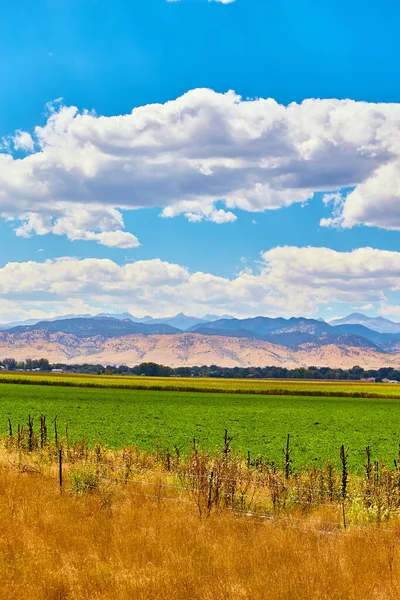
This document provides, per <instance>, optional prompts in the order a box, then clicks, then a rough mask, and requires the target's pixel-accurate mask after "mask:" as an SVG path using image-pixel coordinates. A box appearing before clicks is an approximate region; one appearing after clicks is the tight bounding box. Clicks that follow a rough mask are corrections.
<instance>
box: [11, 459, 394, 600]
mask: <svg viewBox="0 0 400 600" xmlns="http://www.w3.org/2000/svg"><path fill="white" fill-rule="evenodd" d="M0 515H1V529H0V582H1V583H0V598H7V599H29V600H39V599H40V600H42V599H43V600H44V599H46V600H67V599H68V600H83V599H85V600H86V599H88V598H90V599H92V598H93V599H94V598H96V599H99V600H100V599H101V600H105V599H107V600H125V599H126V600H128V599H135V600H136V599H137V600H147V599H166V600H167V599H168V600H183V599H185V600H186V599H188V600H189V599H190V600H197V599H198V600H228V599H229V600H238V599H248V600H258V599H260V600H261V599H268V600H275V599H276V600H278V599H279V600H281V599H289V598H290V599H304V600H310V599H313V598H315V599H317V598H318V599H319V600H323V599H326V600H335V599H348V600H359V599H360V600H361V599H362V600H365V599H376V600H378V599H382V600H383V599H385V600H387V599H392V598H393V599H396V598H399V597H400V569H399V567H400V562H399V561H400V545H399V543H398V542H399V541H400V537H399V535H398V534H394V533H384V532H383V531H379V530H376V529H373V528H366V529H365V530H359V529H351V528H350V529H349V530H347V531H346V532H339V531H337V532H335V533H332V534H327V533H321V532H320V530H321V528H322V526H323V523H324V522H326V521H331V520H332V519H335V518H336V517H337V514H336V512H335V511H334V510H331V509H329V508H319V509H318V510H317V511H315V512H313V514H312V519H309V520H307V518H304V515H302V514H301V513H299V517H301V520H299V521H295V520H293V521H292V522H290V523H288V522H270V521H268V520H264V519H257V518H248V517H244V516H238V515H236V514H234V513H232V512H230V511H223V512H219V513H217V512H215V513H211V515H210V516H209V517H207V518H202V519H200V518H199V515H198V512H197V511H196V508H195V506H193V505H191V504H187V503H175V502H168V501H158V500H154V499H151V498H148V497H147V496H141V495H133V494H129V493H128V491H127V490H126V489H125V488H122V489H121V488H118V490H114V495H113V496H112V497H110V498H108V501H107V502H105V499H104V495H103V494H102V493H100V492H98V491H96V492H94V493H90V494H83V495H71V494H70V493H63V494H60V492H59V489H58V485H57V481H56V480H55V479H53V478H46V477H45V476H44V475H43V474H41V473H40V474H39V473H37V472H35V471H34V470H33V467H31V468H30V469H29V468H25V469H20V470H19V471H17V470H15V469H14V468H11V467H10V464H9V463H8V462H7V458H6V456H3V457H2V459H1V467H0ZM398 527H399V528H400V524H399V525H398Z"/></svg>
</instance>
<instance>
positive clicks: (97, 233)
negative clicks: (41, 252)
mask: <svg viewBox="0 0 400 600" xmlns="http://www.w3.org/2000/svg"><path fill="white" fill-rule="evenodd" d="M55 214H56V215H57V216H53V217H52V216H51V215H45V214H41V213H32V212H29V213H26V214H24V215H22V216H21V217H20V219H21V220H22V225H20V226H19V227H17V228H16V229H15V233H16V235H17V236H20V237H30V236H31V235H32V234H33V233H36V234H37V235H45V234H47V233H53V234H55V235H66V236H67V237H68V239H69V240H71V241H75V240H94V241H97V242H98V243H99V244H102V245H103V246H108V247H116V248H137V246H139V245H140V244H139V240H138V239H137V237H136V236H134V235H133V234H132V233H128V232H127V231H122V230H121V229H117V228H118V227H123V226H124V221H123V218H122V215H121V213H120V212H118V211H117V210H116V209H114V208H109V207H101V206H99V207H95V206H92V207H85V206H84V205H82V206H79V205H78V206H74V208H73V210H68V207H65V208H64V207H63V206H62V205H60V206H59V207H58V208H57V210H56V211H55Z"/></svg>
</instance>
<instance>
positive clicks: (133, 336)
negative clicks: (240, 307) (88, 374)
mask: <svg viewBox="0 0 400 600" xmlns="http://www.w3.org/2000/svg"><path fill="white" fill-rule="evenodd" d="M377 327H380V328H381V329H383V331H378V330H377ZM399 354H400V324H399V323H395V322H393V321H389V320H388V319H382V318H380V317H378V318H369V317H366V316H365V315H360V314H357V313H355V314H353V315H349V317H346V318H345V319H335V320H333V321H331V322H330V323H327V322H325V321H324V320H322V319H318V320H316V319H307V318H303V317H299V318H295V317H292V318H290V319H285V318H283V317H277V318H269V317H254V318H247V319H236V318H233V317H231V316H224V317H223V318H217V317H215V316H213V315H206V316H205V317H203V318H197V317H191V316H186V315H184V314H182V313H181V314H178V315H176V316H173V317H167V318H164V319H154V318H152V317H144V318H141V319H135V317H133V316H132V315H130V314H129V313H123V314H120V315H110V314H107V313H102V314H100V315H97V316H95V317H93V316H91V315H80V316H75V315H67V316H65V317H64V318H57V319H53V320H48V321H39V322H34V323H31V322H25V323H24V324H19V325H15V324H8V325H5V326H2V331H0V359H2V358H6V357H14V358H18V359H20V360H22V359H26V358H40V357H43V358H49V360H51V361H52V362H57V361H62V362H99V363H101V362H106V363H108V364H121V363H122V362H123V363H125V364H128V365H129V366H132V365H134V364H137V362H143V361H148V360H152V361H154V362H162V363H164V364H169V365H171V366H184V365H195V364H208V365H209V364H218V365H219V366H235V365H237V366H251V365H254V366H267V365H273V364H279V365H288V366H289V365H292V366H294V365H299V364H301V365H303V366H309V365H311V364H313V365H315V366H334V367H341V366H346V367H348V366H353V364H355V363H354V361H356V362H357V363H358V364H360V365H361V366H366V365H371V364H372V365H373V366H376V367H379V366H387V365H389V364H390V365H398V364H399V356H398V355H399ZM335 361H336V362H335ZM352 362H353V364H351V363H352Z"/></svg>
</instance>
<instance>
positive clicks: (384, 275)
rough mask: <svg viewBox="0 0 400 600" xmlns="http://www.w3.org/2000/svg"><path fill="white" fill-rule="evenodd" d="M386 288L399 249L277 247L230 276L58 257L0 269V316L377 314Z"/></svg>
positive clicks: (397, 291)
mask: <svg viewBox="0 0 400 600" xmlns="http://www.w3.org/2000/svg"><path fill="white" fill-rule="evenodd" d="M388 293H390V296H391V298H394V299H396V298H397V297H398V298H399V304H400V252H389V251H383V250H376V249H374V248H359V249H358V250H354V251H352V252H336V251H334V250H330V249H328V248H312V247H310V248H296V247H289V246H287V247H277V248H273V249H272V250H268V251H267V252H264V253H263V254H262V255H261V261H259V263H258V264H257V265H255V266H253V268H251V267H249V268H246V269H245V270H244V271H242V272H240V273H239V274H238V275H237V276H236V277H234V278H232V279H228V278H224V277H218V276H216V275H213V274H212V273H202V272H194V273H190V272H189V270H188V269H187V268H185V267H183V266H181V265H177V264H172V263H168V262H163V261H161V260H159V259H154V260H147V261H136V262H133V263H127V264H125V265H122V266H120V265H118V264H117V263H115V262H113V261H112V260H108V259H107V260H105V259H83V260H79V259H76V258H62V259H57V260H47V261H45V262H41V263H40V262H35V261H31V262H25V263H8V264H6V265H5V266H4V267H3V268H1V269H0V301H2V302H3V305H1V304H0V321H1V320H10V317H9V314H8V312H9V307H10V306H12V314H13V315H14V316H13V318H16V313H18V318H26V316H27V315H28V316H30V315H31V313H32V311H36V312H38V311H39V312H40V311H41V312H44V313H48V315H49V316H50V315H52V314H53V313H55V314H59V313H60V312H64V313H65V312H76V311H75V310H74V307H76V306H77V305H82V306H83V305H84V306H85V307H86V308H85V311H83V312H92V313H95V312H99V311H100V310H111V311H118V310H121V311H122V310H129V311H130V312H132V313H133V314H136V315H139V316H141V315H144V314H147V313H150V314H158V315H166V314H171V313H177V312H179V311H185V312H190V313H193V314H199V315H202V314H205V313H207V312H212V313H217V314H224V313H233V314H236V315H238V316H255V315H257V314H261V315H269V316H277V315H283V316H292V315H305V316H312V315H315V314H317V312H318V311H319V310H320V309H321V308H323V307H328V306H331V305H332V303H336V304H340V303H342V304H343V306H344V308H346V307H347V308H349V307H351V306H352V305H354V303H355V301H356V302H357V304H361V303H365V304H372V303H374V304H377V305H378V306H380V310H381V312H382V314H385V311H388V310H389V309H388V303H387V299H386V295H387V294H388ZM394 301H396V300H394ZM4 303H6V304H4ZM10 303H11V304H10ZM1 306H3V307H4V308H1ZM88 307H89V308H90V307H91V309H90V310H89V308H88ZM390 310H392V309H390ZM81 312H82V311H81ZM390 314H395V311H394V312H393V310H392V312H391V313H390Z"/></svg>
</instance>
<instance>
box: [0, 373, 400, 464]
mask: <svg viewBox="0 0 400 600" xmlns="http://www.w3.org/2000/svg"><path fill="white" fill-rule="evenodd" d="M48 377H49V376H48ZM110 379H111V378H110ZM104 380H105V379H104ZM104 380H103V378H102V381H104ZM112 381H114V380H113V379H112ZM124 381H126V380H125V379H124ZM134 381H135V380H133V383H134ZM150 382H152V380H151V381H150ZM196 383H201V382H199V381H197V382H196ZM203 383H204V382H203ZM207 383H208V381H207ZM209 383H210V384H215V383H216V382H214V381H210V382H209ZM219 383H220V384H227V383H232V384H236V385H237V383H238V382H224V381H221V382H219ZM281 383H282V382H281ZM177 384H178V381H177ZM245 384H246V385H254V384H257V385H261V384H263V385H264V386H265V385H267V384H268V385H271V383H270V382H245ZM291 384H292V385H294V386H295V385H299V384H298V383H297V382H291ZM275 385H276V382H275ZM285 385H287V382H285ZM300 385H308V386H309V385H310V383H307V384H305V383H302V382H300ZM318 385H319V386H321V385H324V384H321V383H319V384H318ZM332 385H333V384H327V386H328V387H329V386H332ZM335 385H338V384H335ZM342 385H344V386H345V388H346V389H348V387H349V384H342ZM353 385H357V384H351V386H353ZM358 385H361V384H358ZM382 387H385V386H382ZM388 387H389V386H388ZM373 389H375V387H373ZM385 389H386V388H385ZM0 406H1V412H0V415H1V419H0V424H1V431H2V433H6V432H7V430H8V418H10V419H11V422H12V424H13V427H14V430H15V429H16V426H17V424H18V423H19V424H22V423H25V424H26V422H27V418H28V415H29V414H30V415H31V416H32V417H33V418H34V419H35V426H36V427H37V426H38V423H39V416H40V415H41V414H44V415H46V416H47V422H48V424H49V425H48V427H49V433H50V435H51V425H50V423H51V421H52V420H53V419H54V417H55V416H56V415H57V417H58V428H59V431H60V432H62V431H63V430H64V428H65V425H66V423H68V424H69V432H70V436H71V439H72V438H75V439H77V438H80V437H83V436H85V437H87V438H88V439H89V440H90V441H95V440H96V441H99V442H101V443H104V444H107V445H109V446H110V447H113V448H120V447H121V446H123V445H125V444H132V443H133V444H136V445H137V446H138V447H139V448H140V449H143V450H154V448H155V447H156V445H157V444H158V446H159V448H160V450H165V449H166V448H169V449H170V451H171V452H173V451H174V446H175V445H176V446H177V447H178V448H179V449H180V450H181V451H183V452H185V451H187V450H188V449H189V448H190V447H191V444H192V440H193V437H194V436H195V437H196V438H197V439H198V443H199V446H200V447H201V448H204V449H207V450H211V451H213V450H215V449H216V448H219V447H220V446H221V439H222V437H223V432H224V429H225V428H227V429H228V431H229V434H230V435H232V436H233V442H232V447H233V449H234V450H238V451H241V452H242V453H243V454H244V455H245V456H246V455H247V452H248V451H250V453H251V456H252V457H255V456H257V455H263V456H264V457H266V458H268V459H271V460H274V461H275V462H276V463H277V464H279V466H282V463H283V453H282V448H283V447H284V445H285V443H286V437H287V434H288V433H290V435H291V449H292V452H291V459H292V461H293V467H294V468H295V469H298V468H300V467H303V466H305V465H308V466H310V465H312V464H321V463H322V462H324V461H326V460H332V461H333V462H334V463H335V464H336V465H337V464H338V462H339V448H340V445H341V444H344V445H345V447H346V448H348V450H349V467H350V469H352V470H354V469H358V470H359V469H361V468H362V466H363V464H364V462H365V447H366V446H367V445H369V446H371V450H372V455H373V459H375V458H376V459H378V458H380V459H383V460H384V461H386V462H387V463H388V464H393V460H394V458H397V454H398V446H399V441H400V401H399V400H396V399H389V398H380V399H372V398H337V397H311V396H285V395H280V396H273V395H271V396H263V395H246V394H238V393H236V394H235V393H224V394H214V393H204V392H203V393H198V392H179V393H178V392H174V391H172V392H171V391H161V392H160V391H150V390H148V391H140V390H126V389H120V390H119V389H106V388H104V389H92V388H84V387H83V388H70V387H65V386H57V387H52V386H38V385H29V384H28V385H16V384H8V385H0Z"/></svg>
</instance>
